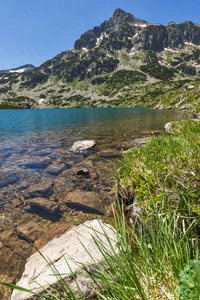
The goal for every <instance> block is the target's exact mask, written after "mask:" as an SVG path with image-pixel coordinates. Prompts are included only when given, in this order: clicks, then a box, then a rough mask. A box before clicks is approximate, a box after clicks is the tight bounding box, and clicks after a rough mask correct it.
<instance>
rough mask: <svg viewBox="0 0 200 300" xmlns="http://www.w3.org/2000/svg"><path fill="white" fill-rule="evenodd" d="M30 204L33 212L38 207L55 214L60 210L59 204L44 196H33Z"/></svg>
mask: <svg viewBox="0 0 200 300" xmlns="http://www.w3.org/2000/svg"><path fill="white" fill-rule="evenodd" d="M30 205H31V209H32V210H33V211H35V212H37V211H38V209H42V210H45V211H47V212H48V213H50V214H57V213H58V212H59V210H60V205H59V204H57V203H55V202H53V201H49V200H47V199H45V198H34V199H32V200H31V201H30Z"/></svg>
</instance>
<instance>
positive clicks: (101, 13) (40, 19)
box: [0, 0, 200, 70]
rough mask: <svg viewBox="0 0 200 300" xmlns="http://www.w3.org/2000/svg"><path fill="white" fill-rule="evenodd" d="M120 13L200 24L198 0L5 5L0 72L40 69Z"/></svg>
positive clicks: (0, 11)
mask: <svg viewBox="0 0 200 300" xmlns="http://www.w3.org/2000/svg"><path fill="white" fill-rule="evenodd" d="M117 8H121V9H123V10H125V11H127V12H129V13H131V14H133V15H134V16H135V17H137V18H141V19H144V20H146V21H148V22H150V23H160V24H164V25H165V24H167V23H168V22H170V21H175V22H176V23H181V22H183V21H192V22H194V23H200V19H199V12H200V1H199V0H192V1H188V0H168V1H165V0H162V1H161V0H123V1H119V0H70V1H69V0H54V1H53V0H0V40H1V45H0V70H2V69H9V68H15V67H18V66H20V65H24V64H28V63H30V64H33V65H35V66H39V65H41V64H42V63H43V62H45V61H46V60H48V59H51V58H53V57H54V56H56V55H57V54H59V53H60V52H62V51H65V50H68V49H70V48H72V47H73V45H74V42H75V40H77V39H78V38H79V37H80V35H81V34H82V33H84V32H85V31H87V30H89V29H92V28H93V27H94V26H97V25H100V24H101V23H102V22H103V21H104V20H108V19H109V18H110V17H111V16H112V15H113V12H114V10H115V9H117Z"/></svg>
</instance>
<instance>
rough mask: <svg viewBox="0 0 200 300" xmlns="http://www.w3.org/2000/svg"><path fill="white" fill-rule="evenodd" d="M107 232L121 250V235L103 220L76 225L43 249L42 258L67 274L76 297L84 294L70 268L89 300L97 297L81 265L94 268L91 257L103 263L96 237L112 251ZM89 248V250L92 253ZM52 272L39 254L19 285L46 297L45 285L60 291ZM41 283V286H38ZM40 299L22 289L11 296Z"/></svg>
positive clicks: (64, 277)
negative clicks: (118, 241)
mask: <svg viewBox="0 0 200 300" xmlns="http://www.w3.org/2000/svg"><path fill="white" fill-rule="evenodd" d="M104 233H106V235H107V236H108V237H109V238H110V240H111V241H112V244H113V247H114V248H115V249H117V246H116V243H117V235H116V232H115V230H114V229H113V228H112V227H111V226H110V225H106V224H104V223H102V222H101V221H99V220H93V221H87V222H85V223H84V224H83V225H79V226H74V227H73V228H72V229H71V230H70V231H68V232H66V233H64V234H63V235H61V236H59V237H56V238H54V239H53V240H52V241H50V242H49V243H47V244H46V245H45V246H44V247H43V248H41V249H40V252H41V253H42V255H44V257H45V258H47V259H49V260H51V262H52V263H53V264H54V266H55V267H56V269H57V270H58V272H59V273H60V274H63V275H62V277H63V279H64V280H65V282H66V283H67V284H68V286H69V287H70V289H71V290H72V291H73V292H74V293H75V295H76V297H79V296H80V293H79V292H78V290H77V285H76V282H75V281H74V279H73V277H72V275H71V272H70V268H71V271H72V272H73V273H75V272H76V273H77V275H76V281H77V282H78V284H79V286H80V288H81V290H82V292H83V294H84V296H85V297H88V298H90V297H93V296H94V294H95V290H94V287H93V284H92V282H91V281H90V279H89V278H87V277H85V276H84V275H81V274H78V273H79V272H82V273H83V270H82V268H81V265H80V264H86V265H89V266H93V265H94V261H93V260H92V258H91V256H92V257H93V258H94V260H95V261H96V262H98V263H100V262H103V258H102V255H101V252H100V251H99V249H98V248H97V246H96V244H95V243H94V240H93V237H92V236H94V237H95V239H97V240H100V241H102V242H103V244H104V245H106V247H107V248H108V249H110V246H109V245H108V241H107V239H106V237H105V234H104ZM83 245H84V247H85V248H84V247H83ZM85 249H87V251H88V252H87V251H86V250H85ZM90 255H91V256H90ZM77 262H78V263H77ZM69 266H70V268H69ZM52 273H53V272H52V269H51V266H50V264H49V263H48V262H47V261H45V260H44V259H43V258H42V256H41V255H40V254H39V253H38V252H36V253H34V254H33V255H32V256H30V258H29V259H28V261H27V263H26V265H25V270H24V273H23V276H22V278H21V279H20V281H19V282H18V283H17V285H18V286H21V287H24V288H27V289H29V290H31V291H34V292H36V293H41V294H43V295H46V292H45V291H44V289H43V288H42V287H41V286H43V287H45V288H48V287H50V286H52V285H53V286H54V287H55V288H57V289H60V284H59V282H58V279H57V278H56V276H51V274H52ZM37 282H38V283H39V284H40V285H38V284H37ZM36 299H41V297H39V296H35V295H32V294H28V293H24V292H22V291H18V290H14V291H13V293H12V296H11V300H36Z"/></svg>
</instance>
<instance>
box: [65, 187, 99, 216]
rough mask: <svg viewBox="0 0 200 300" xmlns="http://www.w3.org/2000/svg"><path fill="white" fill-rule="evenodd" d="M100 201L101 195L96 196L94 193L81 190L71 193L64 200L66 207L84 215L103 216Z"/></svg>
mask: <svg viewBox="0 0 200 300" xmlns="http://www.w3.org/2000/svg"><path fill="white" fill-rule="evenodd" d="M99 201H100V197H99V194H95V193H94V192H93V191H82V190H79V189H77V190H74V191H72V192H69V193H68V194H67V195H66V197H65V200H64V202H65V205H66V206H67V207H69V208H71V209H75V210H78V211H82V212H84V213H92V214H103V213H102V207H101V205H100V204H99Z"/></svg>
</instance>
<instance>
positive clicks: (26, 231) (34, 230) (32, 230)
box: [17, 221, 43, 242]
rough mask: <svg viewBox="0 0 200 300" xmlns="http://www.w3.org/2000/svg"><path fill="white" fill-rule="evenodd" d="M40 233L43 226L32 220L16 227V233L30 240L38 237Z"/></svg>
mask: <svg viewBox="0 0 200 300" xmlns="http://www.w3.org/2000/svg"><path fill="white" fill-rule="evenodd" d="M42 233H43V228H42V227H41V226H39V225H38V224H36V223H35V222H33V221H30V222H29V223H26V224H21V225H19V226H18V227H17V234H18V235H19V236H20V237H21V238H28V239H29V240H31V241H32V242H34V241H35V240H36V239H38V238H39V236H41V234H42Z"/></svg>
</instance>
